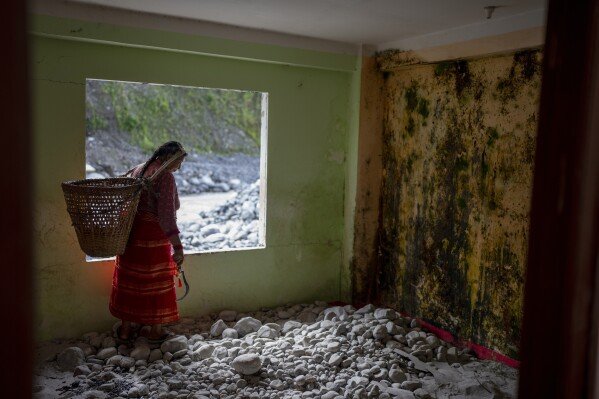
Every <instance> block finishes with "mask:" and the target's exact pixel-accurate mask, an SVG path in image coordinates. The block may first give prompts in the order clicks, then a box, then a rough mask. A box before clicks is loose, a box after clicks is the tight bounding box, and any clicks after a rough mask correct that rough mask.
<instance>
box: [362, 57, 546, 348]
mask: <svg viewBox="0 0 599 399" xmlns="http://www.w3.org/2000/svg"><path fill="white" fill-rule="evenodd" d="M385 61H386V60H385V59H379V64H380V65H384V64H385ZM382 76H384V83H383V90H384V91H383V96H382V98H383V103H384V104H383V108H384V126H383V129H382V130H383V133H382V144H381V145H380V154H379V155H380V156H381V157H382V185H381V186H380V187H381V193H380V195H381V198H382V200H381V202H380V209H379V212H378V216H379V221H380V222H379V223H377V224H376V225H377V226H378V231H377V234H376V237H377V239H378V254H377V259H376V261H370V262H369V261H368V259H361V260H360V256H362V255H363V251H362V250H360V246H359V242H358V241H359V240H360V239H361V238H360V237H359V236H358V234H356V247H355V248H356V253H355V258H356V260H360V261H359V262H356V263H355V271H354V274H355V275H357V276H359V277H358V280H359V282H360V283H359V284H356V285H355V290H354V293H353V294H354V299H355V300H357V301H360V300H368V299H370V300H377V301H379V302H381V303H385V304H388V305H392V306H395V307H397V308H398V309H400V310H402V311H405V312H407V313H409V314H411V315H413V316H417V317H421V318H423V319H425V320H427V321H429V322H431V323H433V324H435V325H437V326H439V327H442V328H445V329H447V330H449V331H451V332H453V333H454V334H456V335H457V336H459V337H461V338H463V339H468V340H472V341H475V342H477V343H479V344H482V345H484V346H487V347H490V348H492V349H495V350H498V351H499V352H502V353H504V354H506V355H508V356H512V357H517V356H518V346H519V341H520V324H521V320H522V290H523V282H524V273H525V262H526V251H527V243H528V220H529V209H530V194H531V188H532V170H533V162H534V160H533V155H534V150H535V135H536V126H537V123H536V121H537V107H538V99H539V89H540V53H539V52H537V51H526V52H519V53H516V54H512V55H506V56H497V57H488V58H482V59H477V60H472V61H457V62H450V63H439V64H432V65H419V66H410V67H403V68H398V69H396V70H390V71H385V72H384V74H383V75H382ZM363 84H364V83H363ZM364 134H365V132H364V131H361V132H360V136H361V137H362V136H363V135H364ZM374 154H375V155H376V154H377V148H376V147H375V148H374ZM360 162H361V164H360V168H363V167H364V166H365V160H364V159H361V158H360ZM364 184H366V185H367V186H368V183H364V182H362V181H360V182H359V185H358V191H359V192H360V191H361V190H362V188H363V187H364ZM368 187H370V186H368ZM358 198H359V197H358ZM365 203H366V202H365V201H364V200H362V201H360V200H358V204H357V213H359V212H360V209H361V208H360V207H361V206H362V204H365ZM366 220H372V215H370V216H369V218H367V219H366ZM361 225H362V226H364V223H362V224H360V221H359V220H358V219H357V220H356V228H357V229H360V228H361V227H360V226H361ZM370 226H372V225H370ZM362 230H364V231H366V232H369V231H370V234H372V227H370V230H368V227H366V228H364V227H362ZM370 240H372V239H370ZM373 286H374V287H376V288H375V289H374V290H373V289H372V288H369V287H373ZM371 291H373V292H371Z"/></svg>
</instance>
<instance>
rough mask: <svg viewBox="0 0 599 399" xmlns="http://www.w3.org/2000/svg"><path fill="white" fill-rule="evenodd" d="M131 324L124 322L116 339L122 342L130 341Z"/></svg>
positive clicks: (118, 330) (117, 331)
mask: <svg viewBox="0 0 599 399" xmlns="http://www.w3.org/2000/svg"><path fill="white" fill-rule="evenodd" d="M131 330H132V329H131V322H128V321H123V322H122V323H121V325H120V326H118V327H117V329H116V337H117V338H118V339H119V340H121V341H128V340H129V339H130V338H131Z"/></svg>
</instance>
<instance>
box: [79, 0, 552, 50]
mask: <svg viewBox="0 0 599 399" xmlns="http://www.w3.org/2000/svg"><path fill="white" fill-rule="evenodd" d="M496 1H498V2H499V3H496V2H493V1H484V0H169V1H165V0H68V2H69V3H79V4H88V5H99V6H104V7H109V8H114V9H123V10H129V11H137V12H143V13H149V14H156V15H163V16H172V17H180V18H185V19H192V20H198V21H204V22H210V23H218V24H225V25H229V26H232V27H242V28H249V29H252V30H259V31H266V32H274V33H284V34H288V35H296V36H300V37H306V38H314V39H321V40H329V41H335V42H341V43H350V44H358V45H362V44H367V45H373V46H375V47H377V48H378V49H384V48H402V49H417V48H418V47H426V46H434V45H438V44H446V43H445V42H455V41H459V40H470V39H476V38H479V37H484V36H490V35H496V34H502V33H507V32H510V31H515V30H519V29H527V28H533V27H538V26H542V25H543V24H544V18H545V10H544V9H545V0H496ZM488 5H500V6H501V7H499V8H497V9H496V10H495V12H494V14H493V17H492V18H491V19H486V14H485V10H484V6H488Z"/></svg>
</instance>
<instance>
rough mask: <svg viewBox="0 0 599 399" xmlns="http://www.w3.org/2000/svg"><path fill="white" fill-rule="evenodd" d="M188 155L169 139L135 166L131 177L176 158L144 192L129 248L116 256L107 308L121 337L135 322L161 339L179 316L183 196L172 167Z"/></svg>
mask: <svg viewBox="0 0 599 399" xmlns="http://www.w3.org/2000/svg"><path fill="white" fill-rule="evenodd" d="M186 155H187V153H186V152H185V150H184V149H183V146H182V145H181V144H180V143H178V142H176V141H169V142H168V143H165V144H163V145H162V146H160V147H159V148H158V149H157V150H156V151H155V152H154V154H153V155H152V157H151V158H150V159H148V161H147V162H146V163H144V164H141V165H138V166H136V167H135V168H134V169H133V170H132V176H133V177H141V176H145V177H149V176H152V175H153V174H154V172H156V170H157V169H158V168H160V166H161V165H163V164H164V163H165V162H167V161H168V160H170V159H172V158H175V161H174V162H172V163H171V164H170V165H169V166H168V167H167V168H166V169H165V170H164V171H163V172H162V174H161V175H160V176H159V177H158V178H157V179H156V180H155V181H154V183H153V184H152V187H151V188H150V189H149V190H143V191H142V194H141V197H140V199H139V205H138V207H137V214H136V215H135V220H134V221H133V227H132V228H131V234H130V236H129V241H128V242H127V247H126V249H125V253H123V255H120V256H117V257H116V266H115V269H114V276H113V282H112V294H111V296H110V306H109V308H110V313H112V315H113V316H115V317H117V318H119V319H121V320H122V324H121V326H120V327H119V329H118V330H117V332H116V333H117V338H118V339H120V340H128V339H130V338H131V334H132V331H131V323H138V324H140V325H149V326H151V328H150V331H149V333H148V334H147V335H146V337H147V338H148V339H150V340H158V341H160V340H163V339H164V338H166V336H167V334H165V333H164V330H163V328H162V325H163V324H167V323H172V322H175V321H177V320H179V310H178V308H177V302H176V300H177V298H176V294H175V285H174V281H173V276H174V275H176V274H177V268H178V267H180V265H181V264H182V263H183V258H184V256H183V246H182V245H181V240H180V239H179V229H178V228H177V219H176V211H177V209H179V196H178V193H177V186H176V185H175V178H174V176H173V172H175V171H176V170H178V169H179V167H180V166H181V163H182V162H183V159H184V157H185V156H186Z"/></svg>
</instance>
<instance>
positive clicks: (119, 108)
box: [86, 80, 262, 154]
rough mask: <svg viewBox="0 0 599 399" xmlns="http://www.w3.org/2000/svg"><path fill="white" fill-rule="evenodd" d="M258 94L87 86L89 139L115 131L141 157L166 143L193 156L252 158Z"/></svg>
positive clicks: (113, 84)
mask: <svg viewBox="0 0 599 399" xmlns="http://www.w3.org/2000/svg"><path fill="white" fill-rule="evenodd" d="M261 105H262V93H259V92H250V91H238V90H220V89H204V88H194V87H182V86H169V85H154V84H144V83H130V82H115V81H99V80H90V81H88V82H87V118H86V119H87V121H86V122H87V123H86V125H87V129H88V133H89V134H93V133H94V132H98V131H104V130H114V131H119V132H122V133H123V134H126V135H127V136H128V137H127V139H128V140H129V141H130V142H131V143H132V144H134V145H136V146H139V147H140V148H141V149H142V150H143V151H146V152H150V151H153V150H154V149H155V148H156V147H157V146H159V145H160V144H162V143H163V142H165V141H168V140H178V141H181V142H182V143H183V144H185V145H186V146H189V147H191V148H193V149H194V150H196V151H198V152H214V153H218V154H227V153H232V152H244V153H250V154H256V153H257V152H258V151H259V148H260V132H261Z"/></svg>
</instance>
